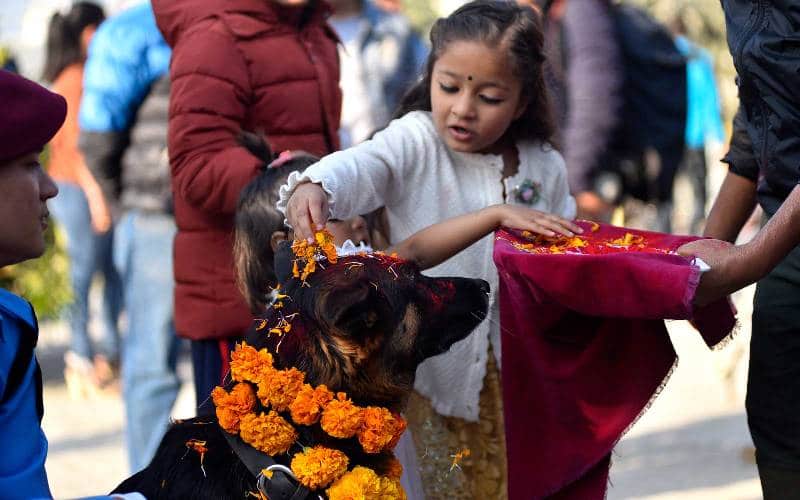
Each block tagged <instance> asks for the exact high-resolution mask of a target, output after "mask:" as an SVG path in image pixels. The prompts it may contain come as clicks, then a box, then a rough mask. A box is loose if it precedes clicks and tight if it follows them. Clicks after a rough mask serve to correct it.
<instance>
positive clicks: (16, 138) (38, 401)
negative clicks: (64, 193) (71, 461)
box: [0, 70, 67, 499]
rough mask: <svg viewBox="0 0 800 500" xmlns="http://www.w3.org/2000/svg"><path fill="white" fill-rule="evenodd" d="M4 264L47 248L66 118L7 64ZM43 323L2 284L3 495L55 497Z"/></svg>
mask: <svg viewBox="0 0 800 500" xmlns="http://www.w3.org/2000/svg"><path fill="white" fill-rule="evenodd" d="M0 105H2V107H3V113H0V268H3V267H6V266H10V265H12V264H16V263H18V262H22V261H25V260H28V259H33V258H36V257H38V256H40V255H41V254H42V253H43V252H44V250H45V241H44V232H45V229H46V228H47V217H48V210H47V200H49V199H51V198H53V197H54V196H56V194H58V188H57V187H56V184H55V182H54V181H53V179H51V178H50V176H49V175H47V173H46V172H45V171H44V169H42V166H41V165H40V164H39V154H40V153H41V151H42V149H43V148H44V145H45V144H47V142H48V141H50V139H51V138H52V137H53V135H55V133H56V131H58V129H59V128H60V127H61V124H62V123H64V119H65V117H66V114H67V103H66V101H65V100H64V98H63V97H61V96H60V95H58V94H54V93H52V92H50V91H49V90H47V89H45V88H44V87H42V86H40V85H38V84H36V83H34V82H32V81H30V80H27V79H25V78H22V77H20V76H18V75H15V74H13V73H11V72H9V71H5V70H0ZM38 336H39V327H38V325H37V323H36V314H35V313H34V311H33V308H32V307H31V305H30V303H28V302H27V301H26V300H25V299H23V298H22V297H19V296H17V295H14V294H13V293H11V292H9V291H7V290H3V289H0V446H1V447H2V449H3V452H2V453H0V492H1V493H0V495H2V496H3V498H24V499H31V498H51V495H50V487H49V485H48V482H47V474H46V473H45V469H44V462H45V458H46V457H47V438H45V435H44V432H43V431H42V428H41V419H42V416H43V415H44V406H43V403H42V375H41V371H40V370H39V364H38V362H37V361H36V357H35V356H34V353H33V348H34V347H35V346H36V340H37V338H38Z"/></svg>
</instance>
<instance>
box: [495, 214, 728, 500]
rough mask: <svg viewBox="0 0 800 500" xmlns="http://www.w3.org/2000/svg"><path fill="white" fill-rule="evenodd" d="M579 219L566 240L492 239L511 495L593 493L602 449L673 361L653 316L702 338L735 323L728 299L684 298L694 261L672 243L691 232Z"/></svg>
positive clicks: (601, 484)
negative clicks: (682, 322) (697, 303)
mask: <svg viewBox="0 0 800 500" xmlns="http://www.w3.org/2000/svg"><path fill="white" fill-rule="evenodd" d="M580 224H581V226H582V227H583V228H584V234H582V235H580V238H581V240H573V241H572V242H569V241H566V240H560V241H558V242H552V241H550V242H548V241H543V239H542V238H538V239H535V238H532V237H530V235H529V236H528V237H527V238H526V237H525V236H523V235H521V234H516V233H512V232H508V231H498V233H497V234H496V236H495V250H494V260H495V263H496V264H497V268H498V271H499V274H500V317H501V321H500V323H501V327H502V331H503V333H502V344H503V345H502V351H503V352H502V382H503V400H504V401H503V402H504V408H505V423H506V441H507V452H508V468H509V471H508V477H509V497H510V498H511V499H532V498H544V497H553V498H559V499H580V500H585V499H595V498H596V499H602V498H604V495H605V491H606V483H607V481H608V466H609V460H610V454H611V450H612V449H613V447H614V445H615V444H616V443H617V441H618V440H619V439H620V438H621V437H622V435H623V434H624V432H625V431H626V430H627V429H628V428H629V427H630V426H631V425H632V424H633V423H634V422H635V421H636V419H637V418H638V416H639V415H640V414H641V413H642V412H643V411H644V410H645V409H646V407H647V406H648V404H649V403H650V402H651V400H652V399H653V398H654V397H655V396H656V395H657V394H658V391H659V390H660V388H661V387H662V385H663V384H664V383H665V381H666V379H667V377H668V376H669V374H670V372H671V370H672V367H673V365H674V364H675V361H676V359H677V358H676V355H675V351H674V349H673V347H672V344H671V342H670V339H669V336H668V335H667V330H666V327H665V326H664V321H663V320H664V319H691V320H692V321H693V324H694V325H695V326H696V327H697V328H699V331H700V334H701V335H702V336H703V339H704V340H705V342H706V344H707V345H708V346H709V347H712V346H714V345H716V344H718V343H719V342H721V341H722V340H723V339H725V338H726V337H727V335H728V334H729V333H730V332H731V330H732V329H733V327H734V325H735V323H736V320H735V310H734V309H733V306H732V305H731V304H730V301H729V300H727V299H725V300H721V301H718V302H716V303H714V304H712V305H710V306H707V307H705V308H702V309H699V310H694V309H693V308H692V306H691V303H692V299H693V297H694V293H695V290H696V288H697V284H698V282H699V279H700V270H699V269H698V267H697V266H695V265H694V264H693V263H692V261H691V259H687V258H685V257H682V256H680V255H677V254H675V253H674V250H675V249H677V248H678V247H679V246H681V245H682V244H684V243H686V242H689V241H692V240H694V239H697V238H696V237H693V236H673V235H667V234H662V233H653V232H647V231H637V230H632V229H626V228H620V227H615V226H609V225H602V224H595V223H588V222H580ZM613 240H616V242H615V243H616V244H609V242H612V241H613ZM565 243H566V244H565ZM570 243H571V244H570ZM552 252H556V253H552Z"/></svg>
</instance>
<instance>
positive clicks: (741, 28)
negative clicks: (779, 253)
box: [722, 0, 800, 215]
mask: <svg viewBox="0 0 800 500" xmlns="http://www.w3.org/2000/svg"><path fill="white" fill-rule="evenodd" d="M722 5H723V8H724V9H725V23H726V25H727V37H728V45H729V47H730V50H731V54H732V55H733V63H734V65H735V66H736V72H737V75H738V76H737V84H738V86H739V101H740V111H739V113H738V115H737V119H736V120H735V121H734V133H733V138H732V143H731V152H730V153H729V155H728V157H727V161H728V162H729V163H731V171H732V172H734V173H737V174H739V175H742V176H744V177H748V178H750V179H754V180H755V179H758V200H759V203H760V204H761V206H762V207H763V208H764V211H765V212H767V213H768V214H770V215H772V214H774V213H775V212H776V211H777V210H778V208H779V207H780V205H781V203H783V200H785V199H786V197H787V196H788V195H789V193H790V192H791V190H792V189H794V187H795V186H796V185H797V184H798V183H799V182H800V133H798V131H800V93H798V89H800V35H798V27H800V9H798V7H797V0H722ZM748 142H749V143H750V144H747V143H748ZM743 151H747V152H749V153H750V154H751V155H752V159H750V160H748V159H747V158H743V156H742V152H743ZM734 153H735V154H734ZM753 160H754V161H753Z"/></svg>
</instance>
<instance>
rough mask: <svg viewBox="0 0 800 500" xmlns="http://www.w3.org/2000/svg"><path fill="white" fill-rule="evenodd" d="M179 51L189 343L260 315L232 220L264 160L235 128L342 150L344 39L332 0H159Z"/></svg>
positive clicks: (178, 159)
mask: <svg viewBox="0 0 800 500" xmlns="http://www.w3.org/2000/svg"><path fill="white" fill-rule="evenodd" d="M152 5H153V11H154V12H155V15H156V21H157V23H158V27H159V29H160V30H161V32H162V33H163V34H164V38H165V39H166V41H167V43H169V45H170V46H171V47H172V48H173V52H172V61H171V65H170V77H171V82H172V86H171V90H170V92H171V96H170V110H169V138H168V142H169V144H168V145H169V154H170V166H171V170H172V189H173V192H174V195H175V197H174V199H175V222H176V223H177V226H178V233H177V235H176V237H175V252H174V253H175V285H176V286H175V327H176V330H177V331H178V333H179V335H181V336H184V337H189V338H191V339H211V338H225V337H230V336H238V335H241V334H242V333H244V332H245V331H246V330H247V328H248V327H249V326H250V322H251V320H252V314H251V313H250V310H249V308H248V307H247V304H246V303H245V301H244V299H243V298H242V295H241V293H240V292H239V290H238V288H237V287H236V282H235V279H234V265H233V257H232V231H233V215H234V212H235V210H236V202H237V200H238V198H239V193H240V191H241V190H242V188H243V187H244V186H245V185H246V184H247V183H248V182H249V181H250V180H251V179H253V178H254V177H255V175H256V173H257V169H258V167H259V166H260V164H261V161H260V160H259V159H258V158H256V157H255V156H253V155H252V154H250V153H249V152H248V151H247V150H246V149H245V148H243V147H242V146H240V145H239V144H238V142H237V140H236V136H237V134H238V133H239V132H240V131H242V130H246V131H249V132H261V133H264V135H265V136H266V138H267V140H268V142H269V145H270V147H271V149H272V150H273V151H283V150H285V149H292V150H304V151H308V152H310V153H313V154H315V155H317V156H324V155H326V154H328V153H331V152H333V151H336V150H337V149H338V148H339V139H338V129H339V115H340V110H341V90H340V89H339V56H338V52H337V49H336V43H337V38H336V35H335V34H334V32H333V31H332V29H331V28H330V27H329V26H328V24H327V22H326V20H325V19H326V17H327V16H328V14H329V12H330V8H329V6H328V4H327V3H325V2H324V1H318V2H311V3H310V4H308V5H309V7H308V8H307V7H306V6H295V7H292V6H281V5H279V4H278V2H272V1H266V0H153V2H152Z"/></svg>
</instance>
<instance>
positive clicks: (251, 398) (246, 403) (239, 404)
mask: <svg viewBox="0 0 800 500" xmlns="http://www.w3.org/2000/svg"><path fill="white" fill-rule="evenodd" d="M211 399H212V400H213V401H214V406H216V407H217V408H216V411H217V420H218V421H219V425H220V427H222V428H223V429H225V430H226V431H227V432H230V433H231V434H236V433H238V432H239V421H240V420H241V419H242V417H243V416H245V415H247V414H248V413H250V411H252V409H253V407H254V406H255V405H256V395H255V394H254V392H253V387H252V386H251V385H250V384H247V383H241V382H240V383H238V384H236V385H235V386H233V389H231V392H230V393H228V392H226V391H225V389H223V388H222V387H215V388H214V390H213V391H212V392H211Z"/></svg>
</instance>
